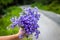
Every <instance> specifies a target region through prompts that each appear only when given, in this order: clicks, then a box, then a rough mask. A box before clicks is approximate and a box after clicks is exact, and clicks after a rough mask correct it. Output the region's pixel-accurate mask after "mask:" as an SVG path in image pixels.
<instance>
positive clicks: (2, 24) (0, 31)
mask: <svg viewBox="0 0 60 40" xmlns="http://www.w3.org/2000/svg"><path fill="white" fill-rule="evenodd" d="M5 11H6V14H5V16H4V17H3V18H1V19H0V36H2V35H10V34H15V33H17V32H18V28H14V30H13V29H10V30H7V29H6V28H7V26H9V25H10V24H11V21H10V19H11V18H12V17H14V16H17V17H18V16H19V15H20V14H19V13H20V12H21V11H22V9H21V8H19V7H18V6H12V7H9V8H7V9H6V10H5Z"/></svg>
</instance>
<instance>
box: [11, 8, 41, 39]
mask: <svg viewBox="0 0 60 40" xmlns="http://www.w3.org/2000/svg"><path fill="white" fill-rule="evenodd" d="M39 17H40V14H38V8H26V9H24V12H23V15H21V16H19V17H18V18H17V17H14V18H12V19H11V22H12V25H11V27H12V28H14V27H15V26H16V25H18V27H22V28H24V30H25V33H26V34H27V35H28V36H29V35H31V34H33V33H35V37H36V38H38V36H39V34H40V31H39V30H38V28H39V25H38V24H37V22H38V20H39Z"/></svg>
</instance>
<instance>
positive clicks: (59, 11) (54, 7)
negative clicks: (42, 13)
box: [31, 2, 60, 14]
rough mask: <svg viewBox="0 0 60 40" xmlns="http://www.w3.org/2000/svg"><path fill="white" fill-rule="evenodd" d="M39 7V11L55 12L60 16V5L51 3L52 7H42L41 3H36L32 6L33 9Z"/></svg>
mask: <svg viewBox="0 0 60 40" xmlns="http://www.w3.org/2000/svg"><path fill="white" fill-rule="evenodd" d="M35 6H37V7H38V8H39V9H42V10H47V11H53V12H55V13H57V14H60V4H57V3H55V2H54V3H51V4H50V5H42V4H41V3H37V2H36V3H34V4H32V5H31V7H35Z"/></svg>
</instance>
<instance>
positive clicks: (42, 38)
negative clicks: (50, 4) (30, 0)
mask: <svg viewBox="0 0 60 40" xmlns="http://www.w3.org/2000/svg"><path fill="white" fill-rule="evenodd" d="M27 7H29V6H21V8H22V9H23V8H27ZM39 13H40V15H41V16H40V20H39V21H38V24H39V26H40V28H39V30H40V32H41V33H40V35H39V38H38V40H60V15H57V14H54V13H53V12H48V11H43V10H39ZM33 40H36V39H35V37H34V36H33Z"/></svg>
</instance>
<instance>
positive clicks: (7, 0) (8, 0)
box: [0, 0, 13, 5]
mask: <svg viewBox="0 0 60 40" xmlns="http://www.w3.org/2000/svg"><path fill="white" fill-rule="evenodd" d="M12 2H13V0H0V4H3V5H7V4H8V3H12Z"/></svg>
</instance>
